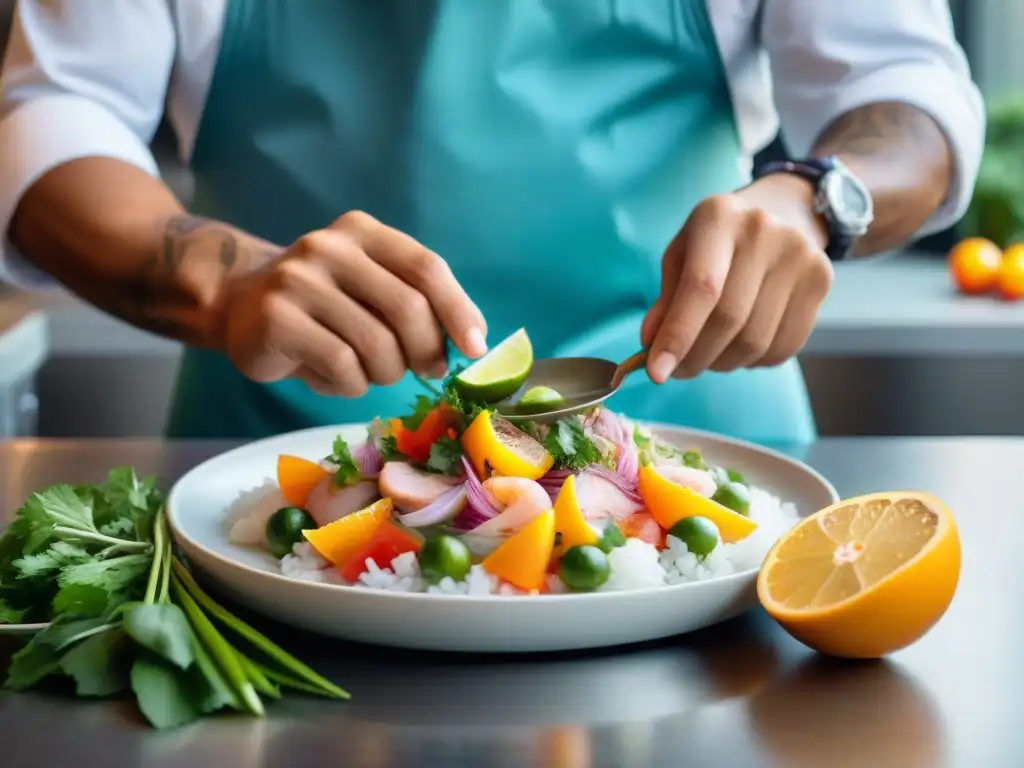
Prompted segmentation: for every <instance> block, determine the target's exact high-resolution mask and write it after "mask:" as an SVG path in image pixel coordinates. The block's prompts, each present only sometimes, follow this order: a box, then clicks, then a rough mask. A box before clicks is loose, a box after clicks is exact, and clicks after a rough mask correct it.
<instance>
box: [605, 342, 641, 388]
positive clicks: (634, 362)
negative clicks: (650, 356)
mask: <svg viewBox="0 0 1024 768" xmlns="http://www.w3.org/2000/svg"><path fill="white" fill-rule="evenodd" d="M645 365H647V350H646V349H641V350H640V351H639V352H637V353H636V354H635V355H630V356H629V357H627V358H626V359H625V360H623V361H622V362H621V363H619V367H618V368H616V369H615V373H614V374H613V375H612V389H613V390H615V389H618V388H619V387H621V386H622V382H624V381H625V380H626V377H627V376H629V374H631V373H633V371H639V370H640V369H641V368H643V367H644V366H645Z"/></svg>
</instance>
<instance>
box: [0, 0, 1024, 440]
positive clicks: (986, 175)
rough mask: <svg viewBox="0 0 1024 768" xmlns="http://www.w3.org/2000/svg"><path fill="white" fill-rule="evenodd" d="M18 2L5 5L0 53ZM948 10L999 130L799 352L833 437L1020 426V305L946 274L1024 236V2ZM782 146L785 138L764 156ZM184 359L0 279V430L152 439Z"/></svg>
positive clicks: (833, 300) (169, 174) (73, 306)
mask: <svg viewBox="0 0 1024 768" xmlns="http://www.w3.org/2000/svg"><path fill="white" fill-rule="evenodd" d="M896 1H899V0H896ZM13 5H14V2H13V0H0V46H2V43H3V42H5V41H6V39H7V33H8V29H9V25H10V17H11V13H12V9H13ZM952 9H953V14H954V21H955V24H956V28H957V34H958V37H959V38H960V40H961V42H962V44H963V45H964V47H965V49H966V50H967V53H968V57H969V58H970V61H971V65H972V68H973V70H974V75H975V79H976V81H977V82H978V84H979V85H980V86H981V88H982V90H983V92H984V93H985V96H986V99H987V100H988V101H989V108H990V111H991V120H992V127H993V129H994V130H990V139H989V146H988V148H987V155H986V163H985V168H983V172H982V178H981V180H980V182H979V188H978V193H977V195H976V199H975V204H974V206H973V207H972V210H971V213H970V215H969V216H968V218H967V219H966V220H965V222H964V224H963V225H962V226H961V227H960V228H958V230H957V231H950V232H943V233H940V234H938V235H936V236H934V237H931V238H928V239H927V240H926V241H923V242H921V243H917V244H915V245H914V246H912V247H911V248H910V249H908V251H907V252H905V253H898V254H892V255H887V256H884V257H881V258H879V259H876V260H872V261H871V262H868V263H858V264H847V265H840V267H839V269H838V274H837V281H836V287H835V289H834V292H833V295H832V296H831V297H830V299H829V302H828V303H827V305H826V307H825V308H824V310H823V313H822V318H821V322H820V324H819V327H818V331H817V332H816V334H815V336H814V337H813V338H812V340H811V343H810V344H809V345H808V348H807V350H806V352H805V354H804V355H803V357H802V359H803V364H804V368H805V371H806V373H807V377H808V381H809V383H810V387H811V393H812V398H813V401H814V407H815V411H816V414H817V416H818V420H819V425H820V429H821V431H822V434H825V435H858V434H872V435H883V434H884V435H894V434H910V435H926V434H927V435H936V434H1021V433H1024V408H1021V407H1019V405H1018V403H1019V394H1018V393H1019V391H1020V390H1019V389H1018V387H1019V386H1020V383H1021V382H1022V381H1024V303H1022V304H1015V303H1008V302H1004V301H1001V300H999V299H988V298H970V299H968V298H964V297H960V296H958V295H956V294H955V293H954V292H953V290H952V286H951V284H950V281H949V277H948V275H947V272H946V269H945V253H946V252H947V251H948V249H949V248H950V247H951V245H952V244H953V243H955V242H956V241H957V240H958V239H960V238H962V237H964V236H966V235H984V236H987V237H992V238H993V239H996V240H997V241H998V240H1008V239H1014V238H1015V237H1016V236H1017V235H1018V234H1021V235H1024V148H1022V149H1020V150H1018V149H1017V148H1016V144H1018V143H1020V144H1021V146H1022V147H1024V142H1021V140H1020V139H1024V99H1022V100H1021V105H1022V106H1020V107H1018V106H1017V104H1016V102H1015V99H1016V98H1017V93H1018V91H1019V90H1021V89H1024V46H1021V45H1020V43H1019V40H1018V39H1017V38H1019V30H1021V29H1024V3H1022V2H1020V0H984V2H978V0H974V1H973V2H972V1H971V0H953V2H952ZM0 50H2V47H0ZM1017 137H1020V138H1017ZM154 149H155V151H156V154H157V157H158V159H159V160H160V161H161V164H162V167H163V170H164V177H165V179H166V180H167V182H168V183H169V184H170V185H171V186H172V187H173V188H174V189H175V190H176V191H177V192H178V194H179V195H180V196H181V197H182V198H183V199H186V200H187V199H188V197H189V195H190V184H189V178H188V173H187V171H186V170H185V169H184V168H182V167H181V166H180V164H179V163H177V161H176V160H175V158H174V137H173V135H172V134H171V133H170V131H168V130H167V129H166V127H165V128H164V129H162V130H161V131H160V133H159V134H158V136H157V138H156V140H155V142H154ZM1015 153H1016V154H1015ZM784 154H785V147H784V146H783V145H782V144H781V142H778V141H777V142H775V143H774V144H773V145H772V146H770V147H768V148H767V149H766V150H765V152H764V153H763V156H762V157H761V158H759V160H763V159H765V158H767V157H777V156H780V155H784ZM1018 156H1019V158H1018ZM1013 168H1017V169H1019V172H1016V173H1015V172H1013ZM1018 225H1021V226H1020V227H1019V228H1018ZM1000 244H1001V245H1002V244H1004V243H1000ZM178 355H179V348H178V347H177V345H175V344H172V343H169V342H166V341H163V340H161V339H157V338H154V337H152V336H150V335H148V334H144V333H142V332H139V331H136V330H134V329H132V328H129V327H127V326H125V325H123V324H121V323H118V322H117V321H114V320H112V319H110V318H108V317H106V316H104V315H102V314H100V313H98V312H96V311H95V310H92V309H90V308H88V307H85V306H83V305H82V304H81V303H79V302H77V301H76V300H74V299H73V298H71V297H69V296H67V295H66V294H64V293H61V292H56V293H52V294H46V295H36V294H25V293H21V292H17V291H14V290H13V289H9V288H4V287H0V437H3V436H11V435H19V434H21V435H31V434H38V435H41V436H45V437H86V436H89V437H96V436H149V435H158V434H160V432H161V430H162V428H163V419H164V414H165V409H166V404H167V401H168V397H169V394H170V390H171V387H172V386H173V383H174V376H175V370H176V367H177V362H178Z"/></svg>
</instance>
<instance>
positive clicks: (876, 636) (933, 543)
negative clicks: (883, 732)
mask: <svg viewBox="0 0 1024 768" xmlns="http://www.w3.org/2000/svg"><path fill="white" fill-rule="evenodd" d="M959 578H960V537H959V534H958V532H957V528H956V522H955V521H954V520H953V515H952V513H950V511H949V510H948V509H947V508H946V507H945V505H944V504H943V503H942V502H941V501H939V500H938V499H936V498H935V497H934V496H930V495H928V494H925V493H917V492H911V491H905V492H904V491H901V492H891V493H875V494H870V495H866V496H858V497H855V498H852V499H847V500H845V501H841V502H839V503H838V504H833V505H832V506H830V507H826V508H825V509H823V510H821V511H820V512H818V513H817V514H815V515H812V516H811V517H808V518H807V519H805V520H803V521H802V522H801V523H800V524H799V525H797V526H796V527H795V528H793V529H792V530H791V531H790V532H789V533H787V534H786V535H785V536H783V537H782V538H781V539H779V541H778V542H777V543H776V544H775V546H774V547H773V548H772V550H771V551H770V552H769V553H768V556H767V558H766V559H765V562H764V565H763V566H762V567H761V572H760V574H759V575H758V579H757V593H758V597H759V598H760V600H761V604H762V605H763V606H764V608H765V610H766V611H767V612H768V614H769V615H770V616H772V618H774V619H775V620H776V621H778V622H779V624H781V625H782V626H783V628H784V629H786V631H787V632H789V633H790V634H791V635H793V637H795V638H796V639H797V640H800V641H801V642H802V643H804V644H805V645H808V646H810V647H811V648H813V649H815V650H817V651H820V652H822V653H827V654H830V655H832V656H840V657H848V658H879V657H882V656H885V655H887V654H889V653H892V652H894V651H897V650H899V649H901V648H904V647H906V646H908V645H910V644H911V643H913V642H914V641H916V640H918V639H919V638H920V637H921V636H922V635H924V634H925V633H926V632H927V631H928V630H929V629H931V627H932V626H933V625H934V624H935V623H936V622H937V621H938V620H939V619H940V618H941V617H942V615H943V614H944V613H945V612H946V609H947V608H948V607H949V604H950V602H952V600H953V594H954V593H955V592H956V586H957V582H958V581H959Z"/></svg>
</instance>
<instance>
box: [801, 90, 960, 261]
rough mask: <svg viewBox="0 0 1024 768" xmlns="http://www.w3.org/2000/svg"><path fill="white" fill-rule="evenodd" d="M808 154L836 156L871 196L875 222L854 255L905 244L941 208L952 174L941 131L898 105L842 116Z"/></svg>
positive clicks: (866, 108)
mask: <svg viewBox="0 0 1024 768" xmlns="http://www.w3.org/2000/svg"><path fill="white" fill-rule="evenodd" d="M813 153H814V154H815V155H817V156H819V157H820V156H825V155H838V156H839V157H840V158H842V160H843V161H844V162H845V163H846V164H847V165H849V166H850V168H851V169H852V170H853V171H854V173H856V174H857V176H858V177H859V178H860V179H861V180H862V181H863V182H864V183H865V184H866V185H867V187H868V189H869V191H870V192H871V196H872V198H873V200H874V213H875V219H874V222H873V223H872V225H871V228H870V229H869V231H868V233H867V234H866V235H865V236H864V237H862V238H861V239H860V241H859V242H858V244H857V246H856V249H855V254H856V255H867V254H871V253H878V252H879V251H884V250H886V249H889V248H893V247H896V246H899V245H901V244H903V243H905V242H906V241H907V240H909V239H910V238H911V237H912V236H913V235H914V233H915V232H917V231H918V229H919V228H920V227H921V225H922V224H924V223H925V222H926V221H927V220H928V218H929V216H931V215H932V214H933V213H934V212H935V211H936V210H937V209H938V208H939V206H940V205H942V202H943V201H944V200H945V198H946V195H947V193H948V192H949V187H950V182H951V179H952V174H953V158H952V153H951V150H950V146H949V143H948V141H947V140H946V136H945V134H944V133H943V132H942V129H941V128H939V126H938V124H937V123H936V122H935V121H934V120H933V119H932V118H931V117H930V116H929V115H928V114H926V113H925V112H922V111H921V110H919V109H917V108H916V107H912V106H910V105H908V104H903V103H899V102H879V103H877V104H868V105H866V106H863V107H859V108H858V109H854V110H851V111H850V112H847V113H846V114H845V115H843V116H842V117H840V118H839V119H837V120H836V121H835V122H834V123H832V125H831V126H829V127H828V129H826V130H825V132H824V133H822V135H821V136H820V137H819V139H818V141H817V142H816V143H815V145H814V150H813Z"/></svg>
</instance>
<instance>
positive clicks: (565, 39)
mask: <svg viewBox="0 0 1024 768" xmlns="http://www.w3.org/2000/svg"><path fill="white" fill-rule="evenodd" d="M706 1H707V0H629V2H622V1H620V0H487V1H486V2H479V1H475V0H431V1H430V2H427V0H421V1H420V2H415V3H411V2H408V0H331V1H328V0H318V1H317V2H310V1H309V0H304V1H303V2H296V0H229V2H228V9H227V14H226V18H225V23H224V32H223V41H222V43H221V51H220V58H219V60H218V62H217V65H216V69H215V72H214V76H213V80H212V84H211V88H210V92H209V96H208V98H207V102H206V108H205V112H204V114H203V117H202V121H201V124H200V127H199V132H198V136H197V138H196V143H195V147H194V153H193V156H192V169H193V171H194V173H195V180H196V198H195V209H196V211H198V212H199V213H202V214H204V215H207V216H210V217H214V218H218V219H222V220H224V221H229V222H231V223H233V224H235V225H238V226H240V227H242V228H243V229H246V230H248V231H250V232H252V233H255V234H257V235H260V236H262V237H264V238H266V239H268V240H271V241H273V242H276V243H281V244H287V243H290V242H292V241H293V240H294V239H295V238H297V237H298V236H299V235H301V234H303V233H304V232H308V231H310V230H314V229H318V228H320V227H323V226H325V225H327V224H329V223H330V222H331V221H333V220H334V219H335V218H336V217H337V216H338V215H340V214H341V213H343V212H345V211H348V210H352V209H358V210H363V211H366V212H368V213H370V214H372V215H373V216H375V217H376V218H377V219H379V220H380V221H382V222H384V223H386V224H388V225H389V226H392V227H394V228H396V229H399V230H402V231H404V232H406V233H408V234H410V235H412V236H413V237H415V238H416V239H418V240H419V241H421V242H422V243H424V244H425V245H427V246H428V247H430V248H431V249H433V250H434V251H436V252H437V253H440V254H441V255H442V256H443V257H444V258H445V259H446V260H447V261H448V263H449V264H450V265H451V267H452V269H453V270H454V272H455V275H456V276H457V277H458V279H459V281H460V282H461V283H462V285H463V286H464V287H465V288H466V290H467V291H468V293H469V295H470V296H472V297H473V299H474V300H475V301H476V302H477V304H478V305H479V306H480V307H481V309H482V310H483V312H484V314H485V316H486V318H487V322H488V325H489V340H490V341H491V342H492V343H495V342H497V341H498V340H500V339H501V338H503V337H504V336H505V335H506V334H508V333H510V332H512V331H514V330H515V329H516V328H519V327H521V326H525V327H526V328H527V330H528V331H529V333H530V337H531V339H532V340H533V343H534V347H535V350H536V354H537V355H538V356H551V355H595V356H600V357H604V358H610V359H613V360H619V359H623V358H625V357H627V356H628V355H630V354H631V353H633V352H634V351H636V349H637V347H638V344H639V331H640V323H641V321H642V319H643V316H644V312H645V311H646V309H647V308H648V307H649V306H650V305H651V304H652V303H653V301H654V300H655V298H656V297H657V294H658V288H659V274H660V272H659V268H660V267H659V264H660V258H661V254H662V252H663V250H664V248H665V246H666V245H667V244H668V242H669V241H670V240H671V238H672V236H673V235H674V234H675V233H676V232H677V231H678V229H679V228H680V226H681V225H682V224H683V223H684V222H685V220H686V218H687V215H688V214H689V212H690V210H691V209H692V208H693V207H694V205H695V204H696V203H698V202H699V201H700V200H701V199H703V198H704V197H706V196H708V195H711V194H715V193H720V192H728V191H730V190H733V189H736V188H737V187H739V186H741V185H742V184H743V183H744V179H743V177H742V175H741V172H740V165H739V162H738V161H739V157H740V147H739V143H738V138H737V133H736V127H735V124H734V121H733V113H732V106H731V101H730V96H729V92H728V86H727V83H726V78H725V73H724V69H723V66H722V62H721V60H720V57H719V53H718V49H717V46H716V43H715V38H714V34H713V30H712V29H711V25H710V21H709V19H708V16H707V8H706V6H705V2H706ZM421 391H422V390H421V389H420V388H419V387H418V385H417V383H416V382H415V381H414V380H413V379H412V378H411V376H410V377H407V378H406V379H405V380H403V381H402V382H400V383H399V384H398V385H396V386H393V387H388V388H374V389H372V390H371V391H370V392H369V394H367V395H366V396H365V397H363V398H360V399H357V400H344V399H340V398H328V397H322V396H319V395H317V394H315V393H313V392H312V391H310V390H309V389H308V388H307V387H306V386H305V385H304V384H303V383H301V382H299V381H283V382H279V383H276V384H271V385H269V386H268V385H263V384H256V383H253V382H251V381H248V380H247V379H245V378H244V377H243V376H241V375H240V374H238V373H237V372H236V371H235V370H234V368H233V367H232V366H231V364H230V362H229V361H228V360H227V359H226V357H225V356H224V355H222V354H220V353H218V352H212V351H206V350H196V349H190V350H188V351H187V352H186V354H185V356H184V359H183V361H182V366H181V372H180V376H179V382H178V388H177V394H176V398H175V402H174V406H173V408H172V413H171V420H170V425H169V433H170V435H171V436H174V437H211V438H215V437H234V438H258V437H263V436H266V435H271V434H275V433H280V432H286V431H290V430H294V429H301V428H304V427H309V426H314V425H322V424H331V423H342V422H355V421H366V420H369V419H371V418H372V417H374V416H376V415H384V416H387V415H390V414H395V413H400V412H402V411H403V410H404V409H405V408H406V407H407V406H408V404H409V403H410V402H412V400H413V399H414V398H415V396H416V395H417V394H419V393H420V392H421ZM611 405H612V407H614V408H615V409H617V410H621V411H623V412H625V413H628V414H630V415H632V416H634V417H636V418H642V419H648V420H653V421H661V422H670V423H676V424H684V425H689V426H693V427H698V428H701V429H706V430H712V431H716V432H722V433H725V434H728V435H733V436H737V437H743V438H747V439H751V440H756V441H759V442H803V441H808V440H810V439H812V438H813V437H814V434H815V430H814V422H813V418H812V415H811V411H810V407H809V402H808V397H807V392H806V389H805V386H804V382H803V378H802V375H801V372H800V369H799V367H798V365H797V363H796V362H795V361H792V362H790V363H788V364H786V365H784V366H782V367H779V368H775V369H763V370H746V371H740V372H736V373H729V374H716V373H706V374H704V375H702V376H700V377H698V378H697V379H695V380H692V381H672V382H669V383H668V384H666V385H663V386H661V387H657V386H655V385H654V384H652V383H651V382H650V381H649V380H648V379H647V378H646V377H645V376H643V375H635V376H633V377H632V378H631V379H630V380H629V381H628V382H627V384H626V387H625V388H624V390H623V391H621V392H620V393H619V394H617V395H616V396H615V398H614V399H613V400H612V401H611Z"/></svg>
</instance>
